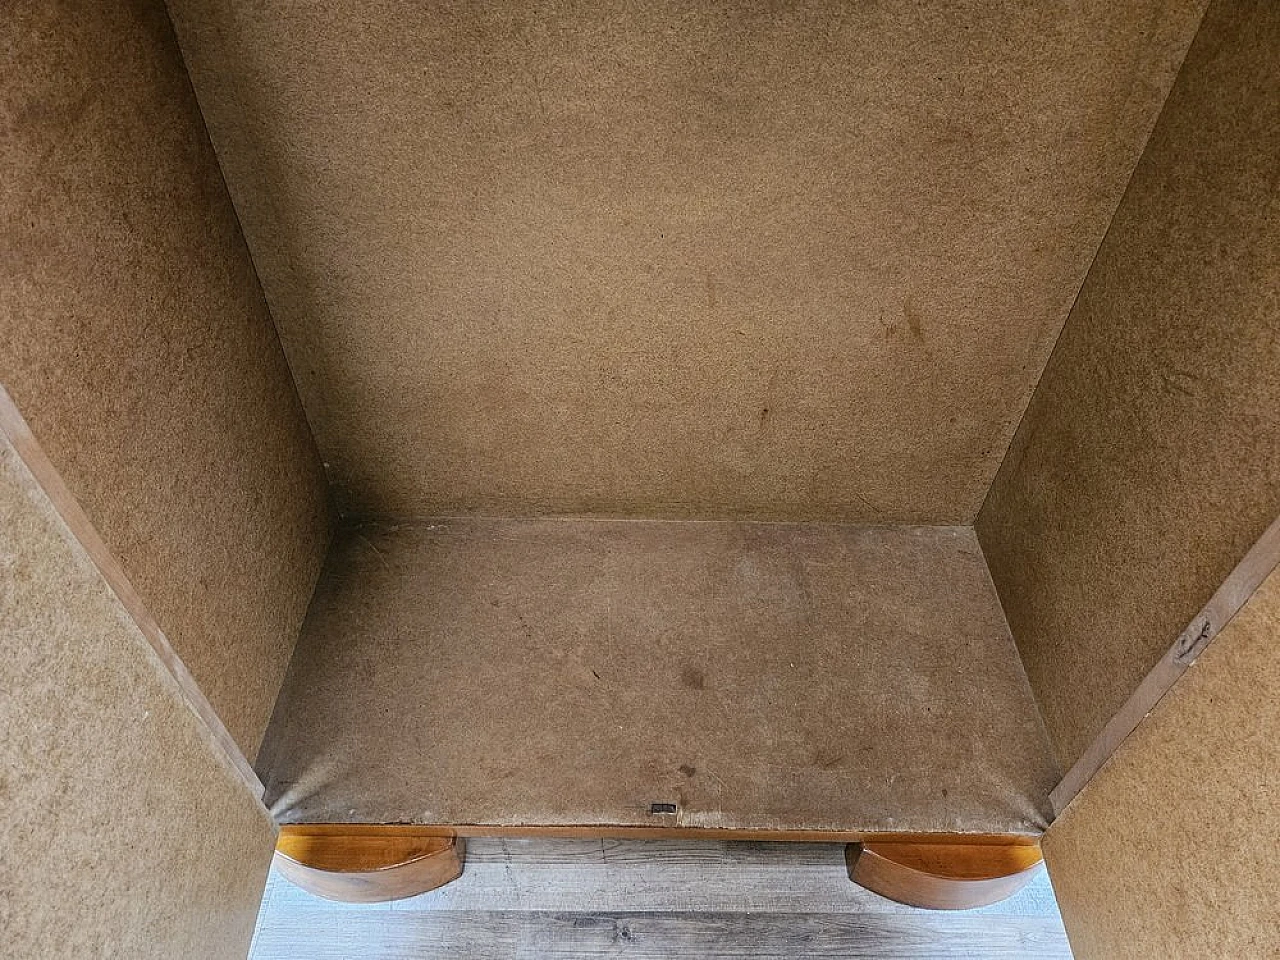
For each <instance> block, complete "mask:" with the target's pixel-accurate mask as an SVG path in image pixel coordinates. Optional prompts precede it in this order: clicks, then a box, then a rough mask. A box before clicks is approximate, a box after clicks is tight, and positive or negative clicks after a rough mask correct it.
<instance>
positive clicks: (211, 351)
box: [0, 0, 328, 758]
mask: <svg viewBox="0 0 1280 960" xmlns="http://www.w3.org/2000/svg"><path fill="white" fill-rule="evenodd" d="M4 24H5V27H4V31H3V40H2V41H0V45H2V48H3V51H4V53H3V61H2V62H0V90H3V91H4V93H3V99H0V172H2V175H0V179H2V181H3V189H2V191H0V222H3V224H4V228H3V229H2V230H0V383H3V384H4V385H5V386H6V387H7V388H8V390H9V392H10V393H11V394H12V395H13V397H14V399H15V401H16V402H17V404H18V406H19V407H20V408H21V410H22V413H23V415H24V416H25V417H26V419H27V420H28V421H29V422H30V424H31V426H32V428H33V430H34V431H35V433H36V434H37V436H38V437H39V438H40V441H41V443H42V445H43V446H44V448H45V449H46V451H47V452H48V454H49V457H50V459H52V460H53V462H54V464H55V465H56V466H57V468H58V469H59V471H60V472H61V473H62V475H63V476H64V477H65V478H66V482H67V484H68V486H70V488H71V489H72V491H73V492H74V494H75V495H76V497H77V499H78V500H79V501H80V502H81V503H82V504H83V505H84V508H85V511H86V512H87V513H88V514H89V516H90V517H91V518H92V520H93V522H94V524H95V525H96V526H97V527H98V529H99V530H101V532H102V535H103V537H104V538H105V539H106V541H107V542H108V544H109V545H110V547H111V549H112V550H113V552H114V553H115V554H116V555H117V556H118V557H119V559H120V560H121V562H122V563H123V565H124V566H125V568H126V569H127V570H128V573H129V576H130V578H131V579H132V581H133V583H134V584H135V586H136V587H137V588H138V590H139V592H140V593H141V594H142V596H143V599H144V600H145V601H146V603H147V605H148V606H149V607H150V609H151V610H152V612H153V613H154V615H155V616H156V618H157V619H158V620H159V621H160V624H161V626H162V627H163V628H164V630H165V632H166V633H167V634H168V635H169V637H170V639H171V640H172V642H173V645H174V647H175V648H176V649H177V651H178V653H179V654H180V655H181V657H182V658H183V660H184V661H185V662H186V664H187V666H188V667H189V668H190V670H191V672H192V673H193V674H194V675H195V677H196V680H197V681H198V682H199V683H200V685H201V687H202V688H203V689H204V691H205V693H206V695H207V696H208V697H209V699H210V701H212V703H213V704H214V706H215V708H216V709H217V710H218V712H219V713H220V714H221V716H222V718H223V720H224V721H225V723H226V725H227V727H228V728H229V729H230V730H231V732H232V734H233V735H234V736H235V738H236V740H237V742H238V743H239V744H240V746H241V748H242V749H243V751H244V752H245V753H246V754H247V755H248V756H249V757H250V758H252V757H253V755H254V754H255V753H256V751H257V749H258V744H259V742H260V740H261V737H262V734H263V731H264V730H265V728H266V724H267V720H268V719H269V717H270V714H271V708H272V704H273V703H274V701H275V697H276V693H277V691H278V690H279V687H280V681H281V679H282V678H283V676H284V672H285V668H286V666H287V664H288V661H289V656H290V653H291V651H292V648H293V643H294V641H295V639H296V638H297V635H298V629H299V626H300V625H301V622H302V618H303V616H304V614H305V612H306V606H307V601H308V600H309V599H310V596H311V591H312V587H313V585H314V583H315V579H316V577H317V575H318V573H319V569H320V564H321V561H322V558H323V554H324V549H325V545H326V542H327V538H328V531H327V522H328V519H327V503H326V497H327V494H326V491H325V488H324V477H323V471H322V470H321V467H320V464H319V461H318V458H317V456H316V453H315V448H314V444H313V442H312V440H311V438H310V435H309V432H308V429H307V424H306V420H305V418H304V416H303V413H302V409H301V406H300V404H299V403H298V399H297V395H296V391H295V389H294V386H293V383H292V381H291V378H290V375H289V370H288V367H287V365H286V363H285V359H284V356H283V353H282V352H281V350H280V345H279V342H278V340H277V337H276V333H275V331H274V329H273V326H272V323H271V317H270V315H269V313H268V312H267V306H266V302H265V301H264V300H263V297H262V293H261V290H260V288H259V286H258V282H257V278H256V276H255V274H254V269H253V264H252V262H251V261H250V259H249V254H248V250H247V248H246V247H245V244H244V239H243V237H242V236H241V234H240V230H239V226H238V225H237V222H236V217H235V212H234V210H233V209H232V207H231V203H230V200H229V198H228V196H227V193H226V188H225V186H224V185H223V182H222V177H221V174H220V172H219V170H218V166H217V163H216V160H215V158H214V155H213V150H212V148H211V147H210V145H209V141H208V137H207V136H206V134H205V130H204V126H203V124H202V122H201V119H200V114H199V111H198V109H197V107H196V103H195V98H194V97H193V95H192V92H191V87H190V84H189V82H188V80H187V76H186V72H185V70H184V69H183V65H182V60H181V57H180V55H179V53H178V48H177V45H176V43H175V42H174V38H173V33H172V29H171V28H170V25H169V21H168V18H167V16H166V14H165V8H164V4H163V3H161V2H160V0H131V2H128V3H116V2H106V0H102V2H97V0H86V2H81V3H72V4H50V3H44V2H39V0H31V2H27V0H22V2H18V3H16V4H7V5H6V9H5V13H4Z"/></svg>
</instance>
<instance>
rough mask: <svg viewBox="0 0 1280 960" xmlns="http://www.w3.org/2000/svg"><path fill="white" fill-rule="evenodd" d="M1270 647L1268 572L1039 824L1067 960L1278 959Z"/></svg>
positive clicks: (1275, 598) (1279, 624) (1277, 679)
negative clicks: (1069, 951) (1093, 772)
mask: <svg viewBox="0 0 1280 960" xmlns="http://www.w3.org/2000/svg"><path fill="white" fill-rule="evenodd" d="M1277 640H1280V570H1278V571H1276V572H1273V573H1272V574H1271V576H1270V577H1269V578H1268V579H1267V580H1266V581H1265V582H1264V583H1263V585H1262V586H1261V587H1260V588H1259V589H1258V591H1257V592H1256V593H1255V594H1254V595H1253V597H1252V599H1250V600H1249V602H1248V603H1247V604H1245V606H1244V608H1243V609H1242V610H1241V611H1240V612H1239V613H1238V614H1237V615H1236V617H1235V619H1233V620H1232V621H1231V622H1230V623H1229V624H1227V626H1226V628H1225V629H1224V630H1223V631H1222V633H1220V634H1219V635H1218V637H1217V638H1216V639H1215V640H1214V641H1213V643H1212V644H1211V645H1210V646H1209V648H1208V649H1207V650H1206V651H1205V653H1204V654H1203V655H1202V656H1201V657H1200V658H1199V659H1198V660H1197V661H1196V663H1195V665H1194V666H1193V667H1191V668H1190V670H1188V671H1187V673H1186V674H1184V675H1183V677H1182V678H1181V679H1180V680H1179V681H1178V682H1177V683H1176V684H1175V685H1174V687H1173V689H1172V690H1171V691H1170V692H1169V693H1168V694H1167V695H1166V696H1165V698H1164V699H1163V700H1161V701H1160V703H1159V704H1158V705H1157V706H1156V709H1155V710H1154V711H1153V712H1152V713H1151V715H1150V716H1149V717H1147V719H1146V720H1145V721H1143V723H1142V724H1141V725H1140V726H1139V727H1138V729H1137V730H1136V731H1135V732H1134V733H1133V735H1132V736H1131V737H1129V739H1128V740H1126V741H1125V742H1124V744H1123V745H1121V747H1120V749H1119V751H1118V752H1117V753H1116V754H1115V755H1114V756H1113V757H1112V758H1111V760H1110V761H1109V762H1108V763H1107V765H1106V766H1105V767H1103V769H1102V770H1101V772H1099V773H1098V775H1097V776H1095V777H1094V778H1093V780H1092V781H1091V782H1090V783H1089V785H1088V786H1086V787H1085V789H1084V791H1083V792H1082V793H1081V794H1080V795H1079V796H1078V797H1076V799H1075V800H1074V801H1073V802H1072V803H1071V804H1070V805H1069V806H1068V807H1067V809H1066V812H1065V813H1064V814H1063V815H1062V817H1061V818H1059V820H1058V821H1057V822H1056V823H1054V824H1053V826H1052V827H1050V828H1049V832H1048V834H1047V836H1046V838H1045V843H1044V850H1045V859H1046V860H1047V861H1048V864H1049V871H1050V875H1051V876H1052V878H1053V886H1054V890H1055V892H1056V893H1057V896H1058V902H1059V904H1060V905H1061V907H1062V917H1063V920H1064V921H1065V923H1066V926H1067V933H1068V935H1069V936H1070V938H1071V946H1072V948H1073V949H1074V951H1075V954H1076V956H1077V957H1079V958H1080V960H1093V958H1098V960H1125V958H1134V960H1147V958H1150V957H1166V958H1168V960H1181V958H1187V960H1191V958H1200V957H1259V958H1261V957H1274V956H1277V955H1280V906H1277V904H1278V903H1280V901H1277V899H1276V890H1277V889H1280V863H1278V862H1277V860H1276V852H1277V851H1278V850H1280V800H1278V799H1277V797H1280V741H1277V739H1276V731H1277V730H1280V697H1277V696H1276V691H1277V690H1280V642H1277Z"/></svg>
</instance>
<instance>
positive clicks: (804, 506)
mask: <svg viewBox="0 0 1280 960" xmlns="http://www.w3.org/2000/svg"><path fill="white" fill-rule="evenodd" d="M170 7H171V10H172V12H173V16H174V21H175V26H176V28H177V31H178V35H179V38H180V40H181V42H182V46H183V52H184V54H185V57H186V61H187V63H188V65H189V67H190V69H191V74H192V79H193V82H194V85H195V88H196V91H197V93H198V95H199V98H200V103H201V107H202V109H203V111H204V115H205V117H206V119H207V120H208V123H209V128H210V131H211V135H212V137H213V140H214V143H215V145H216V147H217V149H218V154H219V158H220V161H221V163H222V166H223V169H224V171H225V172H226V175H227V180H228V185H229V187H230V190H231V194H232V196H233V198H234V200H235V202H236V206H237V210H238V212H239V214H240V218H241V221H242V223H243V224H244V227H245V232H246V236H247V238H248V240H249V244H250V246H251V248H252V249H253V252H254V256H255V260H256V262H257V264H258V267H259V269H260V271H261V274H262V278H263V284H264V287H265V289H266V293H267V296H268V299H269V300H270V302H271V305H272V310H273V313H274V315H275V319H276V321H277V323H278V324H279V325H280V328H281V334H282V339H283V341H284V343H285V347H286V350H287V351H288V353H289V356H290V358H291V360H292V363H293V368H294V371H295V372H296V374H297V376H298V382H299V387H300V392H301V395H302V398H303V403H304V405H305V406H306V408H307V410H308V413H309V415H310V417H311V421H312V424H313V426H314V427H315V430H316V436H317V439H318V442H319V446H320V449H321V452H322V454H323V456H324V458H325V460H326V461H327V462H328V467H329V471H330V477H331V479H332V480H333V482H334V483H335V485H336V487H337V489H338V493H339V500H340V503H341V505H342V506H343V508H344V509H345V510H346V511H347V512H349V513H351V514H354V515H358V516H366V517H368V516H374V517H377V516H383V517H386V516H418V517H424V516H433V515H451V514H457V513H459V512H480V513H489V514H506V515H511V514H514V515H531V514H532V515H543V514H576V515H608V516H619V517H667V518H703V519H705V518H753V519H774V520H805V519H807V520H842V521H850V522H863V523H865V522H871V523H896V522H909V523H957V522H960V523H967V522H970V521H971V520H972V519H973V517H974V515H975V514H976V512H977V509H978V506H979V504H980V503H981V500H982V497H983V495H984V494H985V492H986V490H987V487H988V485H989V484H990V481H991V478H992V477H993V476H994V475H995V472H996V469H997V467H998V465H999V462H1000V459H1001V457H1002V456H1003V454H1004V451H1005V448H1006V446H1007V445H1008V442H1009V439H1010V437H1011V436H1012V434H1013V430H1014V426H1015V424H1016V423H1017V420H1018V418H1019V417H1020V416H1021V414H1022V412H1023V409H1024V408H1025V405H1026V402H1027V399H1028V397H1029V396H1030V394H1031V390H1032V388H1033V386H1034V384H1035V382H1036V379H1037V378H1038V376H1039V375H1040V372H1041V369H1042V368H1043V365H1044V362H1045V360H1046V358H1047V357H1048V354H1049V350H1050V347H1051V345H1052V343H1053V341H1054V339H1055V337H1056V336H1057V333H1058V331H1059V328H1060V326H1061V324H1062V322H1063V320H1064V318H1065V317H1066V314H1067V312H1068V309H1069V308H1070V305H1071V302H1072V300H1073V299H1074V297H1075V295H1076V292H1077V290H1078V289H1079V285H1080V282H1081V280H1082V279H1083V277H1084V275H1085V272H1086V270H1087V267H1088V264H1089V261H1090V259H1091V257H1092V256H1093V253H1094V251H1095V250H1096V248H1097V245H1098V242H1099V241H1100V239H1101V238H1102V235H1103V232H1104V230H1105V227H1106V224H1107V222H1108V221H1109V219H1110V217H1111V215H1112V213H1113V212H1114V210H1115V207H1116V205H1117V203H1118V202H1119V199H1120V195H1121V192H1122V190H1123V188H1124V184H1125V182H1126V180H1127V178H1128V176H1129V174H1130V171H1131V170H1132V169H1133V165H1134V164H1135V163H1136V161H1137V159H1138V156H1139V154H1140V153H1141V150H1142V145H1143V144H1144V143H1145V141H1146V139H1147V136H1148V133H1149V131H1150V129H1151V126H1152V124H1153V123H1154V121H1155V117H1156V115H1157V114H1158V112H1159V108H1160V104H1161V103H1162V102H1163V101H1164V98H1165V96H1166V94H1167V91H1168V89H1169V86H1170V84H1171V83H1172V81H1173V77H1174V74H1175V72H1176V70H1177V67H1178V65H1179V64H1180V63H1181V60H1182V57H1183V54H1184V52H1185V50H1186V47H1187V45H1188V44H1189V43H1190V40H1191V37H1192V35H1193V34H1194V32H1195V28H1196V25H1197V23H1198V22H1199V19H1200V15H1201V11H1202V8H1203V3H1202V2H1201V0H1128V2H1125V3H1115V2H1095V0H1089V2H1085V3H1075V4H1070V5H1063V4H1027V3H1022V2H1016V0H1005V2H996V3H992V2H989V0H966V2H962V3H959V4H953V5H949V6H947V7H946V8H945V9H944V8H942V7H938V6H936V5H929V4H920V3H916V2H914V0H912V2H906V0H892V2H887V3H877V4H849V3H843V2H840V3H837V2H814V3H806V4H796V5H783V6H779V5H777V4H768V3H763V2H734V3H728V4H686V3H675V2H658V3H648V2H646V3H622V2H612V3H605V4H585V5H575V4H569V3H560V2H554V3H549V4H540V5H538V7H537V8H536V9H534V8H526V7H525V6H523V5H519V4H509V3H494V4H475V3H463V2H447V3H437V4H421V3H415V2H409V0H381V2H374V3H368V2H354V0H324V2H321V3H315V4H304V5H297V4H292V3H287V2H282V0H268V2H265V3H259V4H252V5H250V4H247V3H243V2H240V0H173V2H171V3H170Z"/></svg>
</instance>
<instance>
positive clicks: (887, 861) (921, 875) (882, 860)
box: [845, 843, 1041, 910]
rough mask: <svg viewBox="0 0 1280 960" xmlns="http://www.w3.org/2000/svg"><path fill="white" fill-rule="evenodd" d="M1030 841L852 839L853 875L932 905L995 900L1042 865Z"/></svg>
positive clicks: (887, 892)
mask: <svg viewBox="0 0 1280 960" xmlns="http://www.w3.org/2000/svg"><path fill="white" fill-rule="evenodd" d="M1040 860H1041V856H1040V848H1039V847H1038V846H1035V845H1030V844H1016V845H1014V844H976V843H966V844H961V843H851V844H849V845H848V846H847V847H846V848H845V863H846V865H847V866H848V868H849V879H850V880H852V881H853V882H854V883H857V884H859V885H860V886H863V887H866V888H867V889H868V890H871V891H873V892H875V893H878V894H880V895H881V896H882V897H888V898H889V899H890V900H896V901H898V902H899V903H906V904H910V905H911V906H914V907H927V908H929V909H931V910H967V909H970V908H972V907H984V906H987V905H988V904H992V903H997V902H999V901H1001V900H1003V899H1005V898H1006V897H1010V896H1012V895H1013V894H1015V893H1017V892H1018V891H1019V890H1021V889H1022V888H1023V887H1025V886H1026V885H1027V883H1028V882H1030V880H1031V878H1032V877H1033V876H1034V875H1035V872H1036V869H1037V868H1038V867H1039V866H1040Z"/></svg>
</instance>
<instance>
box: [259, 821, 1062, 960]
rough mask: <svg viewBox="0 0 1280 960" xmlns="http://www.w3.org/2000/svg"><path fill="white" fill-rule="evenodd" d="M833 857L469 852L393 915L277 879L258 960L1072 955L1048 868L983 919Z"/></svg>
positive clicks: (661, 849) (794, 848) (821, 853)
mask: <svg viewBox="0 0 1280 960" xmlns="http://www.w3.org/2000/svg"><path fill="white" fill-rule="evenodd" d="M843 856H844V851H843V847H840V846H834V845H827V844H766V843H720V842H703V843H689V842H683V841H600V840H472V841H471V842H470V843H469V844H468V849H467V866H466V872H465V873H464V874H463V876H462V878H461V879H460V880H458V881H456V882H455V883H452V884H450V885H448V886H447V887H444V888H442V889H440V890H437V891H434V892H433V893H429V894H424V895H423V896H420V897H414V898H413V899H410V900H402V901H399V902H397V903H385V904H371V905H363V906H361V905H346V904H336V903H329V902H327V901H324V900H319V899H316V898H314V897H311V896H308V895H307V894H305V893H303V892H302V891H300V890H298V889H297V888H295V887H293V886H292V885H291V884H289V883H288V881H286V880H284V879H283V878H282V877H280V876H279V875H278V874H276V873H275V872H274V871H273V872H272V874H271V878H270V880H269V881H268V884H267V891H266V895H265V897H264V899H263V905H262V912H261V914H260V915H259V917H258V930H257V934H256V936H255V938H254V946H253V953H252V957H253V958H254V960H285V958H288V960H338V958H342V960H354V958H379V960H411V958H412V960H431V958H434V957H473V958H477V960H490V958H495V960H496V958H507V957H521V958H524V957H527V958H569V957H631V958H667V957H733V958H765V957H777V958H784V957H785V958H788V960H793V958H798V957H868V958H871V957H874V958H888V960H892V958H899V957H931V958H947V957H963V958H966V960H974V958H984V957H991V958H1012V957H1018V958H1038V957H1070V956H1071V952H1070V950H1069V948H1068V947H1067V940H1066V934H1065V932H1064V931H1063V929H1062V921H1061V919H1060V918H1059V916H1058V908H1057V904H1056V903H1055V901H1054V899H1053V891H1052V889H1051V887H1050V885H1049V881H1048V878H1047V876H1046V875H1045V874H1044V872H1043V871H1041V873H1040V874H1039V876H1037V878H1036V879H1035V880H1034V881H1033V882H1032V883H1031V885H1030V886H1029V887H1027V888H1026V889H1025V890H1023V891H1022V892H1021V893H1020V894H1018V895H1017V896H1016V897H1014V898H1012V899H1010V900H1007V901H1005V902H1004V903H1002V904H997V905H995V906H992V907H986V908H983V909H981V910H972V911H964V912H953V913H939V912H931V911H922V910H913V909H912V908H910V907H904V906H901V905H899V904H896V903H892V902H890V901H888V900H884V899H882V898H880V897H878V896H876V895H875V894H872V893H869V892H867V891H865V890H862V889H860V888H859V887H856V886H854V885H853V884H852V883H850V882H849V881H848V879H847V878H846V876H845V872H844V859H843Z"/></svg>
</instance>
